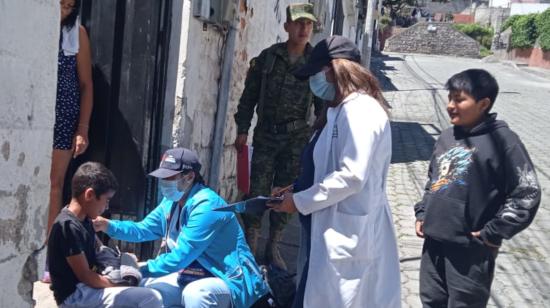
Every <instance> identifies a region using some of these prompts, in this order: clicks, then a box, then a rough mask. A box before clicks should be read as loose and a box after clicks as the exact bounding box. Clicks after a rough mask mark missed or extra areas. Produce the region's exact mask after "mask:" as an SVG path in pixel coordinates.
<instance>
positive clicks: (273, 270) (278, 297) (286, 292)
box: [263, 264, 296, 308]
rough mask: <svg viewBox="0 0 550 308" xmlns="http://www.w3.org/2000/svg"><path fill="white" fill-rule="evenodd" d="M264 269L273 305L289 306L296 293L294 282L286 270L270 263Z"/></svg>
mask: <svg viewBox="0 0 550 308" xmlns="http://www.w3.org/2000/svg"><path fill="white" fill-rule="evenodd" d="M263 270H264V275H265V280H266V281H267V284H268V286H269V289H270V293H271V297H272V299H273V301H274V302H275V306H274V307H279V308H290V307H292V303H293V301H294V296H295V295H296V282H295V281H294V277H295V276H296V274H291V273H289V272H288V271H286V270H284V269H282V268H280V267H278V266H276V265H273V264H270V265H269V266H267V267H266V268H264V269H263Z"/></svg>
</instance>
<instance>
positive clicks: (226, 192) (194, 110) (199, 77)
mask: <svg viewBox="0 0 550 308" xmlns="http://www.w3.org/2000/svg"><path fill="white" fill-rule="evenodd" d="M322 1H323V2H324V1H325V0H322ZM298 2H303V1H296V0H274V1H269V2H266V1H265V0H238V7H237V15H238V16H236V22H235V26H236V31H237V33H236V41H235V51H234V54H233V65H232V70H231V81H230V89H231V90H230V93H229V102H228V108H227V114H226V123H225V129H224V138H223V143H224V144H223V157H222V162H221V170H220V182H219V188H220V193H221V195H222V196H223V197H225V198H226V199H228V200H234V199H235V198H236V197H237V190H236V174H235V169H236V152H235V150H234V147H233V142H234V140H235V136H236V125H235V121H234V119H233V114H234V113H235V112H236V110H237V104H238V100H239V98H240V96H241V93H242V91H243V87H244V80H245V78H246V73H247V71H248V66H249V62H250V60H251V59H252V58H253V57H255V56H257V55H259V53H260V52H261V51H262V50H263V49H264V48H267V47H269V46H271V45H272V44H274V43H276V42H282V41H286V39H287V34H286V32H285V31H284V29H283V23H284V22H285V19H286V7H287V5H288V4H290V3H298ZM314 2H317V1H314ZM325 6H326V5H325ZM181 9H182V14H181V16H182V17H181V24H182V25H181V36H180V45H179V50H180V51H179V60H178V73H177V76H178V82H177V87H176V95H177V97H176V99H175V115H174V128H173V133H172V137H173V138H174V144H175V145H180V146H185V147H190V148H193V149H195V150H197V151H198V153H199V156H200V158H201V162H202V163H203V170H202V171H203V172H202V173H203V175H205V176H206V175H208V173H209V167H210V161H211V152H212V142H213V137H214V136H213V134H214V126H215V117H216V110H217V97H218V87H219V80H220V77H221V60H222V59H221V57H222V56H223V46H224V45H223V44H224V35H223V34H222V32H221V31H220V30H219V29H216V28H215V27H213V26H212V25H207V26H206V29H204V28H203V23H202V22H200V21H199V20H197V19H196V18H194V17H193V16H192V14H191V11H190V0H184V1H183V7H182V8H181ZM254 123H255V119H254V120H253V126H252V127H251V129H250V133H249V137H250V138H249V140H250V142H249V143H251V140H252V139H251V136H252V129H253V127H254Z"/></svg>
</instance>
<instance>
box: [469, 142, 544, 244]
mask: <svg viewBox="0 0 550 308" xmlns="http://www.w3.org/2000/svg"><path fill="white" fill-rule="evenodd" d="M504 168H505V177H504V181H505V183H504V185H503V186H504V192H505V195H506V199H505V201H504V204H503V205H502V206H501V208H500V209H499V211H498V212H497V214H496V215H495V217H494V218H493V219H491V220H490V221H489V222H488V223H487V224H486V225H485V227H483V229H481V232H480V237H481V238H482V239H483V241H485V242H486V243H487V242H488V243H489V244H492V245H494V246H500V244H501V243H502V239H510V238H511V237H512V236H514V235H515V234H517V233H518V232H520V231H521V230H523V229H525V228H527V226H529V224H531V222H532V221H533V219H534V218H535V214H536V212H537V210H538V207H539V205H540V198H541V189H540V185H539V182H538V180H537V176H536V174H535V170H534V166H533V163H532V162H531V159H530V158H529V154H528V153H527V150H526V149H525V147H524V146H523V144H522V143H521V142H518V143H517V144H515V145H514V146H512V147H511V148H509V149H507V150H506V153H505V162H504Z"/></svg>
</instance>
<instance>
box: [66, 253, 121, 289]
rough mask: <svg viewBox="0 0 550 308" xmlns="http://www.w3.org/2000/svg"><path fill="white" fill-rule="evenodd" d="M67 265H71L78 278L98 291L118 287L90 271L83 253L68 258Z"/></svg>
mask: <svg viewBox="0 0 550 308" xmlns="http://www.w3.org/2000/svg"><path fill="white" fill-rule="evenodd" d="M67 263H69V266H70V267H71V269H72V270H73V273H74V274H75V275H76V278H78V280H80V282H82V283H84V284H86V285H87V286H89V287H92V288H96V289H104V288H110V287H116V285H114V284H112V283H111V281H109V279H107V278H106V277H105V276H101V275H100V274H98V273H96V272H94V271H93V270H92V269H90V266H89V264H88V260H87V259H86V255H84V253H83V252H81V253H79V254H77V255H74V256H70V257H67Z"/></svg>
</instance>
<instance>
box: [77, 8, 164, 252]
mask: <svg viewBox="0 0 550 308" xmlns="http://www.w3.org/2000/svg"><path fill="white" fill-rule="evenodd" d="M171 6H172V1H171V0H162V1H159V0H156V1H145V0H116V1H113V0H84V1H83V5H82V14H81V17H82V24H83V25H84V26H85V28H86V29H87V30H88V33H89V36H90V44H91V49H92V63H93V80H94V109H93V113H92V118H91V121H90V132H89V137H90V147H89V149H88V151H87V153H86V155H84V156H83V157H82V158H80V159H79V161H88V160H93V161H99V162H102V163H104V164H105V165H106V166H107V167H109V168H110V169H111V170H112V171H113V172H114V174H115V175H116V177H117V179H118V182H119V189H118V191H117V193H116V195H115V197H114V198H113V200H111V202H110V214H111V215H112V216H113V217H116V218H123V219H132V218H133V219H140V218H142V217H143V216H144V214H145V213H147V212H148V211H150V210H151V209H152V208H154V206H155V205H156V196H155V189H154V187H153V182H152V180H151V179H148V178H147V177H146V175H147V173H148V172H150V171H151V170H153V169H155V168H156V166H157V165H158V161H159V156H160V153H159V151H160V141H161V140H160V137H161V128H162V123H161V121H162V114H161V112H162V110H163V101H164V88H165V76H166V63H167V57H168V45H169V42H168V38H169V32H170V17H171V14H170V13H171ZM76 165H78V162H77V164H76ZM136 250H139V249H138V248H136ZM136 252H139V251H136ZM148 252H150V247H149V248H147V247H146V249H144V251H142V255H143V254H145V255H146V254H147V253H148Z"/></svg>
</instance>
